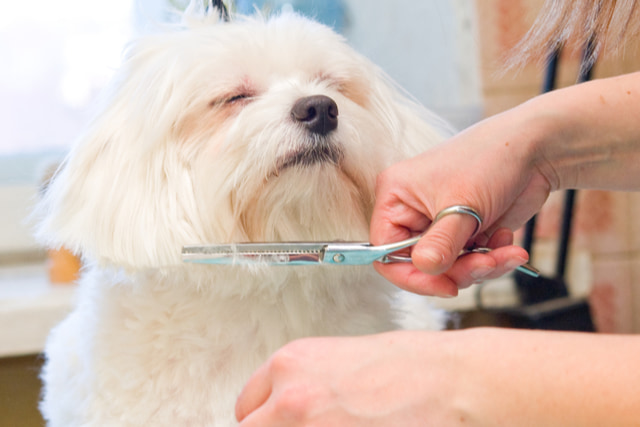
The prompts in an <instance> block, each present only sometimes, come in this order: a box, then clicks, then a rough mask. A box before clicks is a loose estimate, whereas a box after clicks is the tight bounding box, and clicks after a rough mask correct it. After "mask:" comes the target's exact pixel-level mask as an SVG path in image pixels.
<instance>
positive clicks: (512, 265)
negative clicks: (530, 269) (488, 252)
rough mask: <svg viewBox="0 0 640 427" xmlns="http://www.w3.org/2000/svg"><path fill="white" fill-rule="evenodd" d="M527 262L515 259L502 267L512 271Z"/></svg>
mask: <svg viewBox="0 0 640 427" xmlns="http://www.w3.org/2000/svg"><path fill="white" fill-rule="evenodd" d="M527 261H528V260H527V259H525V258H521V257H516V258H515V259H512V260H510V261H507V263H506V264H505V265H504V267H505V268H507V269H509V270H513V269H515V268H517V267H520V266H521V265H523V264H526V263H527Z"/></svg>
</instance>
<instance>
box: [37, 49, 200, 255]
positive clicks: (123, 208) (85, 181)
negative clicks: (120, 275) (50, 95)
mask: <svg viewBox="0 0 640 427" xmlns="http://www.w3.org/2000/svg"><path fill="white" fill-rule="evenodd" d="M150 54H151V53H150V52H149V51H141V52H138V54H137V56H135V55H134V57H133V58H130V60H129V61H127V64H125V67H124V70H123V71H122V72H121V74H120V75H119V77H118V78H117V79H116V81H117V82H119V83H116V84H115V88H114V89H113V91H112V96H110V97H109V99H108V100H107V102H106V103H105V105H106V107H105V108H103V109H102V111H101V112H99V114H98V116H97V119H96V120H95V121H94V122H93V123H92V125H91V126H90V127H89V130H88V132H87V133H86V134H85V136H84V137H83V138H81V139H80V140H79V141H78V143H77V144H76V145H75V146H74V148H73V149H72V150H71V151H70V153H69V155H68V156H67V158H66V159H65V160H64V162H63V164H62V165H61V167H60V168H59V169H58V171H57V172H56V174H55V175H54V177H53V178H52V180H51V182H50V184H49V185H48V188H47V190H46V192H45V193H44V195H43V196H42V200H41V201H40V203H39V204H38V206H37V208H36V212H35V218H36V219H37V221H38V225H37V229H36V237H37V238H38V239H39V240H40V241H41V242H42V243H44V244H45V245H47V246H50V247H60V246H65V247H67V248H68V249H70V250H72V251H73V252H75V253H77V254H81V255H83V256H84V257H86V258H89V259H91V260H93V261H98V262H100V263H103V264H111V265H116V266H119V267H127V266H136V267H137V268H139V267H145V266H148V267H158V266H167V265H172V264H177V263H179V262H180V248H181V246H182V245H184V244H186V243H189V242H194V241H198V240H196V239H195V236H194V233H193V227H192V225H193V221H192V219H190V217H189V215H190V214H192V213H193V212H196V211H197V208H196V207H195V205H196V203H195V201H194V194H193V193H194V192H193V188H192V183H193V180H192V177H191V175H190V170H189V167H188V165H189V156H193V155H194V153H192V152H190V151H189V150H191V149H192V147H188V146H187V147H185V146H183V145H180V144H175V143H172V142H173V141H171V138H172V136H171V135H172V131H171V129H172V126H174V125H175V117H177V116H179V114H180V113H179V111H181V109H184V108H186V107H185V102H184V99H183V95H181V94H180V93H179V89H178V88H176V87H175V85H174V84H173V83H172V82H174V81H175V79H174V78H173V77H175V76H173V77H171V76H170V77H167V75H168V74H170V71H168V69H169V68H170V64H171V63H170V62H169V63H167V64H168V65H167V64H165V66H164V68H163V67H160V66H159V65H160V64H158V63H155V64H154V63H153V61H150V60H149V55H150ZM159 62H163V61H159Z"/></svg>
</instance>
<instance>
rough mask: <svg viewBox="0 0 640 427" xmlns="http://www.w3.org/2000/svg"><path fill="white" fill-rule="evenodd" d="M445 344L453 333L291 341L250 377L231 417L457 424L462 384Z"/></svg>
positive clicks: (266, 423)
mask: <svg viewBox="0 0 640 427" xmlns="http://www.w3.org/2000/svg"><path fill="white" fill-rule="evenodd" d="M450 346H458V344H457V343H456V341H455V336H454V335H450V334H448V333H433V332H426V331H411V332H407V331H402V332H391V333H386V334H380V335H369V336H360V337H327V338H305V339H302V340H298V341H294V342H292V343H289V344H287V345H286V346H284V347H283V348H282V349H280V350H278V351H277V352H276V353H275V354H274V355H273V356H272V357H271V358H270V359H269V360H268V361H267V362H266V363H265V364H264V365H262V366H261V367H260V368H259V369H258V370H257V371H256V372H255V373H254V374H253V376H252V377H251V379H250V380H249V381H248V382H247V384H246V386H245V388H244V390H243V391H242V393H241V394H240V397H239V398H238V401H237V403H236V418H237V419H238V420H239V421H240V426H241V427H271V426H274V427H275V426H278V427H284V426H289V427H294V426H349V427H356V426H362V427H365V426H366V427H370V426H403V427H412V426H416V427H418V426H424V425H454V424H453V423H454V422H457V421H458V419H457V418H456V417H455V415H456V408H455V405H452V404H451V403H452V402H456V400H455V399H451V397H452V396H453V394H454V393H453V390H456V389H457V388H458V385H459V384H461V382H460V381H457V380H456V379H455V378H454V377H455V376H456V375H458V374H459V373H458V372H459V369H457V366H456V365H457V363H456V360H455V358H454V357H451V355H452V354H453V351H452V350H451V349H450ZM431 350H434V351H431Z"/></svg>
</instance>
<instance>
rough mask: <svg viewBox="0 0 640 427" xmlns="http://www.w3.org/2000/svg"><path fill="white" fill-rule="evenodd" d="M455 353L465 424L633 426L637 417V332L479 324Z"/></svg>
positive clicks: (460, 339)
mask: <svg viewBox="0 0 640 427" xmlns="http://www.w3.org/2000/svg"><path fill="white" fill-rule="evenodd" d="M455 334H459V335H458V337H457V339H456V341H450V342H449V345H454V346H456V347H455V350H454V351H453V352H452V354H453V355H454V356H453V357H454V358H455V359H459V361H458V362H457V363H456V364H457V366H458V373H457V375H458V376H456V377H452V381H458V382H459V384H460V388H459V390H457V391H456V392H455V393H457V392H460V395H461V396H463V397H462V398H459V399H458V398H457V396H456V394H454V395H453V396H451V397H452V401H454V402H455V401H456V400H457V402H458V403H459V406H460V407H461V408H463V410H461V411H460V416H464V417H466V418H467V421H468V422H469V425H511V426H520V425H525V426H529V425H531V426H541V425H544V426H565V427H566V426H581V427H583V426H602V425H615V426H628V425H629V426H630V425H637V424H638V421H639V420H640V393H638V390H639V388H640V386H639V384H640V373H639V371H638V370H637V369H634V367H635V366H636V364H637V363H638V357H639V356H640V339H638V338H635V337H629V336H612V335H609V336H607V335H595V334H584V333H560V332H557V333H552V332H536V331H514V330H504V329H477V330H469V331H461V332H455Z"/></svg>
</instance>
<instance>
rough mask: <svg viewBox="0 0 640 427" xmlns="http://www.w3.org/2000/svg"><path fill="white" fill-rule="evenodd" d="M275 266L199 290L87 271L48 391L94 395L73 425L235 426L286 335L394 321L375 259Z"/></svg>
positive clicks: (221, 276)
mask: <svg viewBox="0 0 640 427" xmlns="http://www.w3.org/2000/svg"><path fill="white" fill-rule="evenodd" d="M269 269H275V270H276V271H275V272H274V274H259V275H258V274H255V273H254V272H248V271H239V270H237V269H228V270H227V271H219V272H218V274H210V276H211V277H212V279H209V280H203V279H202V278H199V280H202V282H200V283H199V285H198V286H197V287H196V286H193V283H183V284H182V285H180V284H178V283H175V281H176V280H181V279H187V280H188V278H178V277H167V276H165V277H158V276H156V275H150V276H149V277H143V276H140V275H139V276H138V277H137V283H136V284H135V286H132V284H131V283H127V282H126V281H122V280H121V278H119V277H115V276H114V275H113V274H112V273H109V272H104V271H95V272H94V273H93V274H90V275H88V276H87V277H86V278H85V281H84V283H83V286H84V287H83V291H82V292H83V293H82V295H81V301H82V304H81V306H80V307H78V309H77V310H76V311H75V312H74V313H73V314H72V315H71V316H70V317H69V318H68V319H66V320H65V322H64V323H62V324H61V325H60V326H59V327H58V328H57V329H56V330H55V331H54V333H53V336H52V340H51V343H52V344H54V345H53V346H49V348H48V354H49V357H50V358H54V359H56V360H57V361H58V364H57V366H56V369H57V372H55V373H52V372H49V373H47V374H48V375H55V376H56V377H58V379H59V380H61V381H52V382H50V384H49V386H50V387H54V389H50V390H49V393H55V394H57V393H61V394H65V395H67V396H75V397H76V398H78V399H80V401H85V403H86V405H83V410H82V411H81V412H82V413H81V414H76V415H72V414H69V416H70V417H71V418H69V420H68V421H69V424H76V421H77V420H76V419H75V418H74V417H75V416H77V415H81V417H80V418H81V419H83V420H84V421H85V422H89V423H91V422H95V423H96V425H97V424H98V423H104V422H107V424H108V423H109V422H113V423H117V424H118V425H132V426H133V425H143V424H144V423H145V422H148V420H150V419H156V420H163V423H164V422H165V421H166V422H167V423H166V425H190V423H196V422H197V423H198V424H197V425H221V426H224V425H228V423H229V422H230V420H232V419H233V407H234V401H235V397H236V396H237V395H238V393H239V391H240V389H241V387H242V385H243V384H244V382H245V381H246V380H247V378H248V377H249V376H250V374H251V373H252V372H253V370H255V369H256V368H257V366H259V364H260V363H262V362H263V361H264V360H266V359H267V358H268V357H269V355H270V354H271V353H273V352H274V351H275V350H276V349H278V348H279V347H281V346H282V345H283V344H285V343H286V342H289V341H291V340H292V339H295V338H299V337H304V336H310V335H355V334H366V333H374V332H380V331H384V330H389V329H392V328H394V327H395V325H394V319H393V318H392V317H393V309H392V307H391V300H390V298H388V295H389V294H388V292H387V291H388V290H389V289H388V285H387V284H385V283H383V282H382V281H381V280H380V279H379V278H378V277H377V276H376V275H375V273H374V272H373V271H372V269H371V268H370V267H365V268H347V269H344V268H342V269H340V271H338V270H337V269H338V268H337V267H336V268H330V269H326V268H320V269H316V268H315V267H312V268H306V267H303V268H294V269H286V270H287V271H285V270H284V269H281V268H280V269H279V268H278V267H272V268H267V270H269ZM277 270H280V271H277ZM313 270H316V271H313ZM263 272H264V271H263ZM105 279H106V280H105ZM114 279H115V280H114ZM71 331H73V332H74V333H83V334H87V335H89V336H93V340H91V341H87V340H83V339H81V337H72V336H71ZM57 336H66V338H65V339H64V340H59V339H56V337H57ZM58 353H59V354H58ZM87 356H89V357H87ZM63 360H64V363H61V362H62V361H63ZM82 360H85V361H87V360H91V361H92V365H91V366H86V365H85V366H79V365H78V363H80V362H81V361H82ZM79 375H80V377H79ZM74 379H75V380H74ZM78 379H81V380H80V381H78ZM57 387H61V389H60V390H57V389H55V388H57ZM87 400H89V401H87ZM77 408H78V407H77V406H75V407H74V409H77ZM107 408H108V409H107ZM102 425H105V424H102ZM194 425H195V424H194Z"/></svg>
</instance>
